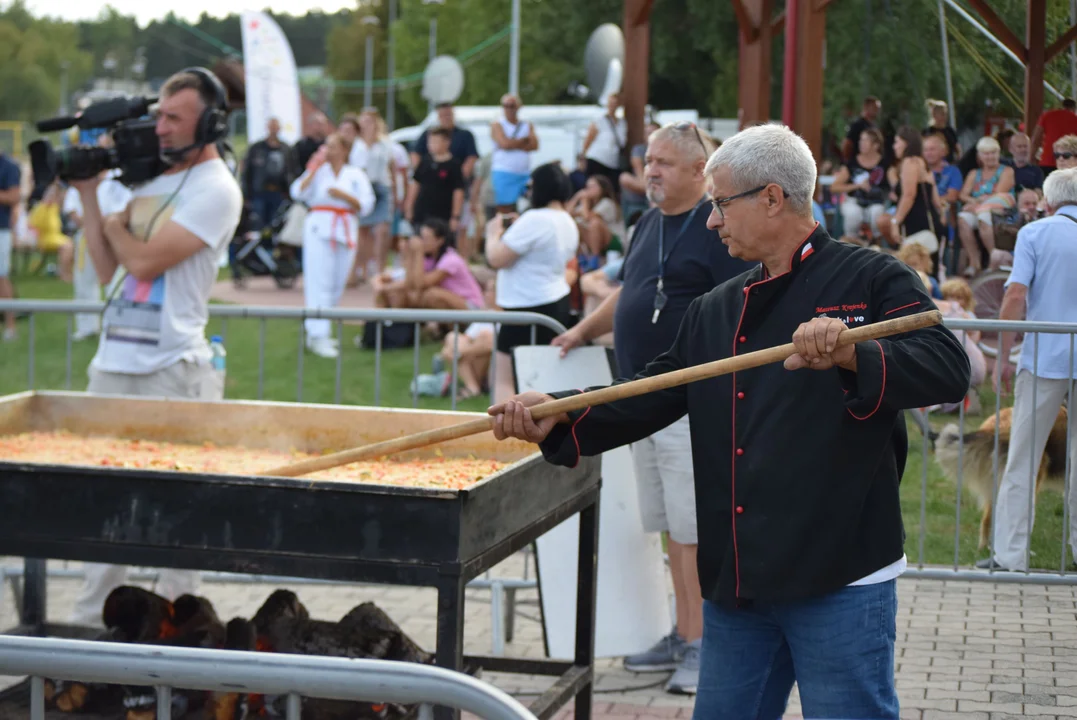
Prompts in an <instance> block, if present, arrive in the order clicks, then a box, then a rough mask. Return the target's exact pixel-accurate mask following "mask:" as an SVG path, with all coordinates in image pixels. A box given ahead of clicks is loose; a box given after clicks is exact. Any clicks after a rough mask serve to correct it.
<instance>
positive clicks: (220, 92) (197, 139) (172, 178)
mask: <svg viewBox="0 0 1077 720" xmlns="http://www.w3.org/2000/svg"><path fill="white" fill-rule="evenodd" d="M227 104H228V99H227V94H226V92H225V90H224V87H223V86H222V85H221V84H220V81H218V80H217V78H216V77H215V76H213V75H212V74H211V73H210V72H209V71H207V70H202V69H199V68H191V69H188V70H185V71H182V72H179V73H177V74H175V75H173V76H172V77H170V78H169V79H168V80H167V81H166V82H165V84H164V85H163V86H162V87H161V93H160V101H159V105H158V110H157V128H156V131H157V139H158V141H159V144H160V154H161V158H162V160H164V162H165V164H166V166H167V169H165V171H164V172H163V173H162V174H161V175H159V176H157V177H155V178H154V179H152V180H150V181H149V182H147V183H145V184H143V185H141V186H138V187H136V188H134V189H133V191H132V199H131V202H130V203H129V204H128V205H127V207H126V209H125V210H124V211H123V212H118V213H113V214H110V215H108V216H105V217H102V213H101V207H100V205H99V204H98V200H97V192H96V190H97V186H98V184H99V183H100V182H101V178H100V176H98V177H97V178H94V179H91V180H79V181H74V182H72V184H73V185H74V186H75V187H77V188H78V190H79V194H80V196H81V199H82V206H83V210H84V214H83V233H84V234H85V238H86V248H87V250H88V251H89V253H90V257H91V259H92V260H93V265H94V268H96V270H97V276H98V278H99V279H100V281H101V284H102V285H108V286H109V291H108V293H107V295H108V296H109V297H110V300H109V301H108V303H107V304H106V308H105V312H104V316H103V319H102V332H101V339H100V344H99V345H98V349H97V354H96V355H95V356H94V358H93V361H92V362H91V363H90V368H89V378H90V383H89V387H88V388H87V389H88V391H89V392H91V393H101V394H122V395H146V396H158V397H159V396H165V397H177V398H193V399H199V400H211V401H213V400H220V399H221V398H222V397H223V396H224V385H223V382H224V381H223V378H222V377H220V376H219V375H218V374H217V373H215V372H214V370H213V367H212V365H211V357H212V356H211V353H210V350H209V346H208V344H207V343H206V338H205V327H206V322H207V320H208V316H209V296H210V290H211V288H212V287H213V283H214V280H215V279H216V277H217V261H218V258H220V256H221V252H222V251H223V250H224V249H225V247H226V246H227V245H228V242H229V241H230V240H231V238H232V236H233V235H234V233H235V230H236V226H237V225H238V224H239V216H240V210H241V208H242V206H243V195H242V193H241V191H240V188H239V183H238V182H236V180H235V178H234V177H233V176H232V174H231V173H230V172H229V170H228V167H227V165H225V163H224V161H223V160H222V159H221V155H220V153H219V152H218V150H217V147H216V143H217V141H218V140H220V139H222V138H223V137H224V135H225V133H226V132H227V122H226V121H227V112H228V108H227ZM114 277H115V280H114V279H113V278H114ZM112 283H118V286H113V285H112ZM126 575H127V569H126V568H125V567H121V566H112V565H99V564H91V563H87V565H86V582H85V583H84V585H83V588H82V591H81V592H80V594H79V597H78V599H77V600H76V602H75V609H74V612H73V617H72V621H73V622H76V623H80V624H93V625H98V624H100V622H101V610H102V607H103V605H104V602H105V598H106V597H107V596H108V594H109V593H110V592H111V591H112V590H113V589H114V588H116V587H117V586H119V585H122V584H123V583H124V582H125V579H126ZM197 584H198V575H197V573H196V572H193V571H188V570H183V571H181V570H162V571H161V573H160V576H159V581H158V585H157V588H156V590H157V592H158V593H159V594H160V595H163V596H165V597H167V598H168V599H170V600H173V599H175V598H176V597H178V596H180V595H182V594H184V593H193V592H195V590H196V588H197Z"/></svg>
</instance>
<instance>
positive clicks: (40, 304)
mask: <svg viewBox="0 0 1077 720" xmlns="http://www.w3.org/2000/svg"><path fill="white" fill-rule="evenodd" d="M104 308H105V303H103V302H87V301H75V300H3V299H0V314H2V313H4V312H5V311H12V312H15V313H16V314H19V315H26V316H27V318H26V320H27V335H28V358H27V377H26V386H27V389H30V390H32V389H34V387H35V374H34V365H35V363H34V360H35V355H36V352H37V348H36V335H35V331H36V322H35V318H36V316H37V315H38V314H63V315H66V316H67V331H66V341H65V347H64V352H65V356H64V357H65V361H64V370H65V371H64V386H63V389H65V390H70V389H71V387H72V381H71V378H72V363H71V352H72V334H73V317H74V315H75V314H77V313H96V314H100V313H101V312H102V311H103V310H104ZM209 315H210V317H211V318H221V325H222V328H221V336H222V340H223V341H224V344H225V346H226V347H227V345H228V337H227V331H228V324H227V323H228V320H229V319H231V318H238V319H257V320H259V329H258V394H257V399H258V400H261V399H263V394H264V380H265V341H266V321H267V320H296V321H298V323H299V348H298V360H297V368H296V378H297V381H296V402H301V401H302V398H303V362H304V355H305V350H306V338H305V332H304V326H303V322H302V321H303V320H306V319H308V318H318V319H322V318H324V319H328V320H335V321H336V331H337V336H338V337H342V336H343V325H344V322H345V321H358V320H361V321H365V322H377V323H378V324H377V326H376V329H375V347H374V405H375V406H380V404H381V358H382V332H383V325H382V323H385V322H389V323H394V324H412V325H414V332H413V334H412V358H413V361H412V380H413V385H415V383H414V380H415V378H417V377H418V375H419V357H420V354H419V351H420V345H421V337H420V326H421V325H422V324H424V323H430V322H434V323H441V324H451V325H452V327H453V332H454V337H456V338H458V337H459V332H460V329H461V327H464V326H466V325H468V324H470V323H477V322H482V323H495V324H497V325H523V326H528V325H529V326H530V327H531V344H535V342H536V337H537V328H539V327H544V328H548V329H549V330H552V331H553V332H555V333H557V334H560V333H563V332H565V331H566V330H567V328H565V326H564V325H562V324H561V323H560V322H558V321H557V320H555V319H553V318H551V317H548V316H546V315H542V314H539V313H533V312H513V311H490V310H466V311H461V310H424V309H419V310H413V309H408V310H394V309H382V308H355V309H352V308H314V309H308V308H293V307H279V306H249V305H248V306H244V305H217V304H211V305H210V306H209ZM496 352H497V350H496V347H495V349H494V350H492V351H491V355H494V354H496ZM458 356H459V349H458V347H456V346H455V344H454V348H453V359H452V364H451V365H452V370H451V373H452V383H451V387H453V388H455V387H456V384H457V380H458V377H459V375H458V372H459V362H458V360H459V357H458ZM343 357H344V355H343V353H341V354H339V355H338V356H337V358H336V367H335V383H334V387H335V389H334V396H333V402H334V403H337V404H339V403H340V401H341V388H342V376H343ZM496 368H497V363H496V362H495V359H494V357H492V356H491V359H490V373H489V378H488V383H489V386H490V388H491V392H492V391H493V388H494V387H496V382H497V374H496ZM450 394H451V396H452V400H451V402H452V409H453V410H456V393H455V392H452V393H450ZM418 399H419V395H418V388H417V387H414V388H413V392H412V404H413V406H418ZM22 570H23V569H22V568H21V567H8V568H3V567H0V600H2V599H3V598H2V586H3V580H4V579H5V577H6V578H8V579H11V580H15V579H17V578H19V577H21V576H22ZM48 574H49V576H51V577H76V578H77V577H81V576H82V572H81V570H77V569H73V568H67V567H51V566H50V567H49V568H48ZM155 577H156V575H155V574H154V573H152V571H151V572H149V573H145V572H144V573H142V575H141V576H138V575H136V574H135V573H132V578H133V579H139V578H141V579H153V578H155ZM202 577H203V579H206V580H211V581H213V580H215V581H218V582H248V583H258V582H279V581H286V582H288V583H291V584H303V583H310V582H321V581H310V580H306V579H302V578H272V579H269V578H264V577H261V576H252V575H239V574H230V573H204V574H203V575H202ZM537 586H538V584H537V582H536V580H534V579H531V578H529V577H528V572H527V566H526V559H525V569H524V576H523V577H522V578H502V577H494V576H492V575H491V574H490V573H486V574H485V576H484V577H481V578H476V579H474V580H472V581H471V582H470V583H468V587H469V588H473V589H489V590H490V593H491V600H490V602H491V620H492V627H491V635H492V638H491V645H492V647H491V651H492V653H493V654H494V655H503V654H504V651H505V643H506V642H512V638H513V634H514V626H515V606H516V593H517V591H519V590H523V589H534V588H536V587H537Z"/></svg>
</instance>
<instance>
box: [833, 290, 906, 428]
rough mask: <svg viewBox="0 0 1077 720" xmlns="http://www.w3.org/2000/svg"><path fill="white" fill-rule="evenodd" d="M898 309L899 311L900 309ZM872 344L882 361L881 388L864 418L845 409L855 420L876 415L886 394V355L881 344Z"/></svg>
mask: <svg viewBox="0 0 1077 720" xmlns="http://www.w3.org/2000/svg"><path fill="white" fill-rule="evenodd" d="M898 309H899V310H900V309H901V308H898ZM872 342H873V343H875V344H876V345H878V346H879V358H880V359H881V360H882V363H883V382H882V387H881V388H880V389H879V402H877V403H875V408H874V409H873V410H872V411H871V412H869V413H868V414H867V415H865V416H864V417H860V416H859V415H857V414H856V413H854V412H853V411H852V410H849V409H848V408H846V410H849V414H850V415H852V416H853V417H854V418H856V419H857V420H867V419H868V418H869V417H871V416H872V415H874V414H875V413H877V412H878V411H879V408H880V407H882V404H883V395H885V394H886V353H884V352H883V344H882V343H881V342H879V341H878V340H872Z"/></svg>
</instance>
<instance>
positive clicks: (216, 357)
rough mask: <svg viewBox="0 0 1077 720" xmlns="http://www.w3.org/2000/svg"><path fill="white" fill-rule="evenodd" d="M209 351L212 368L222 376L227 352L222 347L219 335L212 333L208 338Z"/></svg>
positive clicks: (222, 342) (222, 343)
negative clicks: (211, 354) (211, 356)
mask: <svg viewBox="0 0 1077 720" xmlns="http://www.w3.org/2000/svg"><path fill="white" fill-rule="evenodd" d="M209 351H210V352H211V353H213V361H212V362H213V369H214V370H216V371H217V372H218V373H219V374H220V375H222V376H223V375H224V370H225V359H226V356H227V355H228V352H227V351H226V350H225V349H224V341H223V340H222V339H221V336H220V335H214V336H213V337H211V338H210V339H209Z"/></svg>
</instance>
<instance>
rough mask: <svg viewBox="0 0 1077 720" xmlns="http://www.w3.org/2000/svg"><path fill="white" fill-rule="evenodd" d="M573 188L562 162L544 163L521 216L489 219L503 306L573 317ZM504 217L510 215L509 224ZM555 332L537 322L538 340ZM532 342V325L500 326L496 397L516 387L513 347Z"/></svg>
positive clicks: (490, 253) (565, 319)
mask: <svg viewBox="0 0 1077 720" xmlns="http://www.w3.org/2000/svg"><path fill="white" fill-rule="evenodd" d="M571 194H572V186H571V184H570V183H569V180H568V177H567V176H566V175H565V173H564V171H563V170H562V169H561V166H560V165H559V164H558V163H549V164H546V165H542V166H540V167H538V168H535V171H534V172H532V173H531V208H530V209H529V210H527V211H526V212H524V214H523V215H521V216H520V217H519V218H515V215H514V214H509V215H501V214H498V215H495V216H494V218H493V219H492V220H491V221H490V222H489V223H487V224H486V260H487V262H488V263H489V264H490V267H492V268H494V269H496V270H497V286H496V287H497V295H496V300H497V306H498V307H499V308H501V309H502V310H514V311H520V312H536V313H540V314H542V315H547V316H549V317H552V318H554V319H555V320H558V321H560V322H561V324H562V325H565V326H566V327H567V326H568V325H569V324H570V323H571V320H572V318H571V314H570V299H569V294H570V291H571V289H570V288H569V285H568V281H567V280H566V279H565V273H566V266H567V265H568V263H569V261H570V260H572V258H574V257H575V255H576V249H577V248H578V246H579V244H580V231H579V228H578V227H577V225H576V221H575V220H574V219H573V217H572V216H571V215H570V214H569V213H568V212H567V211H566V210H565V203H566V202H568V199H569V197H570V196H571ZM513 218H515V219H513ZM505 221H511V225H510V226H509V227H508V229H505V227H504V222H505ZM556 336H557V333H555V332H553V331H552V330H549V329H547V328H544V327H536V328H535V342H536V343H537V344H539V345H546V344H549V342H550V341H551V340H553V338H554V337H556ZM530 344H531V327H530V326H527V325H505V324H502V325H501V327H500V328H499V329H498V333H497V365H496V371H497V388H495V396H494V402H500V401H501V400H503V399H504V398H506V397H509V396H510V395H513V394H514V393H515V390H514V385H515V383H514V381H513V373H512V349H513V348H514V347H516V346H517V345H530Z"/></svg>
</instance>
